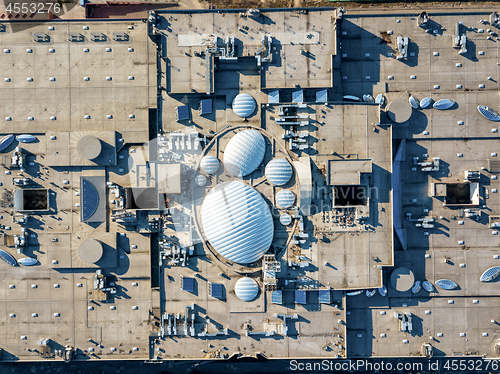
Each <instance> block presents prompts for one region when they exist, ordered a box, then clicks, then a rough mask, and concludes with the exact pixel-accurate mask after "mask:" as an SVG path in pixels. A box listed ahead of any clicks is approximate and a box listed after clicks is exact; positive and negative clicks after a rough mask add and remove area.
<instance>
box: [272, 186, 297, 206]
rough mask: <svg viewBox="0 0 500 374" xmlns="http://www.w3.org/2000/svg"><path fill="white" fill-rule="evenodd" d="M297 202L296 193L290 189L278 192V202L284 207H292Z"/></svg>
mask: <svg viewBox="0 0 500 374" xmlns="http://www.w3.org/2000/svg"><path fill="white" fill-rule="evenodd" d="M294 202H295V195H294V194H293V192H292V191H290V190H281V191H279V192H278V193H277V194H276V204H278V205H279V206H280V207H282V208H285V209H286V208H290V207H291V206H292V205H293V203H294Z"/></svg>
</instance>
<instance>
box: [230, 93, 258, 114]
mask: <svg viewBox="0 0 500 374" xmlns="http://www.w3.org/2000/svg"><path fill="white" fill-rule="evenodd" d="M256 107H257V104H256V103H255V99H254V98H253V97H252V96H251V95H249V94H247V93H240V94H238V95H236V97H235V98H234V100H233V111H234V113H235V114H236V115H238V116H240V117H241V118H247V117H250V116H251V115H252V114H253V112H254V111H255V108H256Z"/></svg>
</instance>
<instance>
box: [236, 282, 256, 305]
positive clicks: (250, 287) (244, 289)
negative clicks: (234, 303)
mask: <svg viewBox="0 0 500 374" xmlns="http://www.w3.org/2000/svg"><path fill="white" fill-rule="evenodd" d="M234 293H235V294H236V296H238V299H240V300H242V301H247V302H248V301H252V300H253V299H255V297H256V296H257V295H258V293H259V284H258V283H257V282H256V281H255V279H252V278H248V277H245V278H241V279H238V281H237V282H236V284H235V285H234Z"/></svg>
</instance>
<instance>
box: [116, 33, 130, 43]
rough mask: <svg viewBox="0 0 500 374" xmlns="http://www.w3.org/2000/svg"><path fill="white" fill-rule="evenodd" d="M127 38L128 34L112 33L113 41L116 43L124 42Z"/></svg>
mask: <svg viewBox="0 0 500 374" xmlns="http://www.w3.org/2000/svg"><path fill="white" fill-rule="evenodd" d="M128 39H129V37H128V34H126V33H124V32H114V33H113V40H116V41H117V42H126V41H128Z"/></svg>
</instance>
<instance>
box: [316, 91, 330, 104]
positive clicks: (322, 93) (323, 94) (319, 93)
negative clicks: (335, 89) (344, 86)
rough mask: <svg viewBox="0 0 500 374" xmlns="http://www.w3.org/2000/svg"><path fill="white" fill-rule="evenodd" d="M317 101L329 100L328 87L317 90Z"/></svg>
mask: <svg viewBox="0 0 500 374" xmlns="http://www.w3.org/2000/svg"><path fill="white" fill-rule="evenodd" d="M316 102H317V103H326V102H328V89H324V90H318V91H316Z"/></svg>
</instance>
